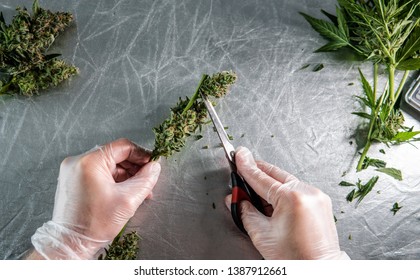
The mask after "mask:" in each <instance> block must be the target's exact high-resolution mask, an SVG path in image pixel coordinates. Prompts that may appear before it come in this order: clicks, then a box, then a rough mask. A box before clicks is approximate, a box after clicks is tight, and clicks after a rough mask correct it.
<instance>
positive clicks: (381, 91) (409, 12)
mask: <svg viewBox="0 0 420 280" xmlns="http://www.w3.org/2000/svg"><path fill="white" fill-rule="evenodd" d="M338 4H339V5H338V6H337V8H336V15H332V14H330V13H328V12H326V11H324V10H321V11H322V13H323V14H324V15H326V16H327V17H328V18H329V20H330V21H326V20H321V19H317V18H314V17H311V16H309V15H307V14H304V13H301V14H302V15H303V16H304V17H305V19H306V20H307V21H308V22H309V23H310V24H311V26H312V27H313V28H314V29H315V30H316V31H317V32H318V33H319V34H320V35H322V36H323V37H324V38H325V39H327V40H328V43H327V44H326V45H324V46H322V47H321V48H319V49H318V50H316V52H329V51H336V50H338V49H341V48H343V47H346V48H348V49H350V50H352V51H354V52H355V53H357V55H359V56H361V57H363V58H364V59H365V60H369V61H372V63H373V83H372V84H370V83H369V82H368V81H367V79H366V78H365V76H364V74H363V73H362V72H361V71H360V70H359V74H360V79H361V82H362V87H363V92H364V95H363V96H357V98H358V99H359V100H360V102H361V103H362V105H363V106H364V107H365V108H366V109H367V111H365V110H362V111H359V112H354V113H353V114H355V115H357V116H359V117H361V118H363V119H365V120H366V121H367V122H368V123H367V127H368V131H367V136H366V138H365V144H364V148H363V151H362V152H361V156H360V159H359V161H358V163H357V171H361V170H362V169H364V168H367V167H368V166H375V165H374V164H372V163H374V162H375V160H373V161H372V160H370V159H369V157H367V154H368V151H369V149H370V147H371V145H372V143H374V142H380V143H384V144H386V145H387V146H389V145H390V144H399V143H404V142H409V141H414V140H418V139H416V138H414V137H415V136H416V135H417V134H419V133H420V131H413V128H412V127H406V126H404V117H403V114H402V112H401V111H400V110H399V108H398V103H397V102H398V100H399V97H400V95H401V92H402V90H403V88H404V85H405V83H406V81H407V78H408V76H409V73H410V71H411V70H418V69H420V19H419V16H420V3H419V1H418V0H400V1H398V0H338ZM380 67H384V68H385V69H386V72H387V76H388V77H387V80H388V82H387V85H384V86H380V85H378V77H379V74H378V73H379V68H380ZM397 71H403V77H402V79H401V80H400V82H397V79H396V72H397ZM375 167H377V166H375ZM376 170H377V171H379V172H383V173H386V174H388V175H390V176H392V177H394V178H396V179H399V180H401V179H402V175H401V172H400V171H399V170H397V169H395V168H387V167H385V166H381V167H379V168H378V169H376ZM376 181H377V178H376V177H374V178H372V179H371V180H370V181H369V182H368V183H367V184H366V185H367V186H368V188H361V186H364V185H363V184H361V183H360V182H358V186H359V187H358V190H357V191H356V190H353V194H349V196H351V197H350V198H349V196H348V200H350V201H351V200H352V199H353V198H355V197H359V202H360V199H361V198H363V197H364V195H366V190H368V191H370V190H371V189H372V187H373V185H374V184H375V183H376ZM360 190H362V191H361V192H360V193H359V194H358V193H357V192H358V191H360ZM363 190H364V191H363ZM362 194H363V195H362Z"/></svg>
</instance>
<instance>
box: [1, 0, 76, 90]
mask: <svg viewBox="0 0 420 280" xmlns="http://www.w3.org/2000/svg"><path fill="white" fill-rule="evenodd" d="M16 11H17V15H15V16H14V17H13V19H12V21H11V23H10V24H9V25H8V24H7V23H6V22H5V20H4V18H3V14H2V13H1V14H0V94H21V95H26V96H32V95H34V94H38V93H39V91H40V90H45V89H47V88H50V87H52V86H57V85H58V84H60V83H61V82H62V81H64V80H67V79H69V78H70V77H71V76H73V75H76V74H77V73H78V69H77V68H76V67H75V66H73V65H70V64H67V63H66V62H64V61H63V60H61V59H58V58H57V57H58V56H60V55H59V54H47V51H48V49H49V48H50V46H51V45H52V44H53V43H54V41H55V39H56V38H57V36H58V35H59V34H60V33H61V32H62V31H64V29H65V28H66V27H68V26H69V25H70V24H71V22H72V21H73V16H72V15H71V14H70V13H66V12H51V11H49V10H46V9H43V8H41V7H40V6H39V3H38V0H35V1H34V2H33V6H32V14H31V13H30V12H29V11H28V10H27V9H25V8H20V7H18V8H17V9H16Z"/></svg>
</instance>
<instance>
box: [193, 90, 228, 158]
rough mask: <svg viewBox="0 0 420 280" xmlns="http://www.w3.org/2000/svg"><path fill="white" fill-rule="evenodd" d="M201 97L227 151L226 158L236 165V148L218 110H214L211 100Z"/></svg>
mask: <svg viewBox="0 0 420 280" xmlns="http://www.w3.org/2000/svg"><path fill="white" fill-rule="evenodd" d="M201 97H202V98H203V101H204V104H205V105H206V108H207V111H208V112H209V115H210V118H211V120H212V122H213V124H214V127H215V128H216V132H217V135H219V138H220V141H221V142H222V146H223V149H224V150H225V153H226V156H227V158H228V159H229V161H230V162H232V163H234V160H233V155H234V153H235V148H234V147H233V145H232V144H231V143H230V141H229V137H228V135H227V133H226V131H225V128H224V126H223V124H222V122H221V121H220V119H219V116H218V115H217V113H216V110H214V107H213V105H212V104H211V102H210V100H209V99H208V98H207V97H206V96H204V94H201Z"/></svg>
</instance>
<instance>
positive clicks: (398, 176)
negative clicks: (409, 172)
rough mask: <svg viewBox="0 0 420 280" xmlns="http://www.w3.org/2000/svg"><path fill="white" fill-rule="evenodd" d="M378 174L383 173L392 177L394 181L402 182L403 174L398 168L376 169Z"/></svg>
mask: <svg viewBox="0 0 420 280" xmlns="http://www.w3.org/2000/svg"><path fill="white" fill-rule="evenodd" d="M375 170H376V171H378V172H382V173H385V174H387V175H389V176H391V177H393V178H394V179H397V180H399V181H402V179H403V178H402V174H401V170H398V169H396V168H378V169H375Z"/></svg>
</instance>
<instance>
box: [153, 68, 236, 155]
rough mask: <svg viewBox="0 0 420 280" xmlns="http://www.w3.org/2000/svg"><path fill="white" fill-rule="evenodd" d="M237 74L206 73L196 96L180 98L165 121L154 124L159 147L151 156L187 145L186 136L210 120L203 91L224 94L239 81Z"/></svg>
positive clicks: (217, 95)
mask: <svg viewBox="0 0 420 280" xmlns="http://www.w3.org/2000/svg"><path fill="white" fill-rule="evenodd" d="M235 81H236V74H235V73H233V72H228V71H224V72H219V73H216V74H214V75H213V76H209V75H207V74H204V75H203V77H202V79H201V82H200V84H199V85H198V88H197V90H196V92H195V94H194V96H193V97H192V98H191V99H189V98H188V97H186V98H185V99H182V98H180V99H179V101H178V103H177V104H176V105H175V107H173V108H171V115H170V117H169V118H168V119H166V120H165V121H164V122H163V123H162V124H160V125H159V126H157V127H155V128H153V131H154V133H155V148H154V150H153V152H152V157H151V160H156V159H158V158H159V157H160V156H165V157H169V156H171V155H172V154H174V153H175V152H179V151H180V150H181V148H182V147H184V146H185V140H186V138H187V137H188V136H190V135H192V134H193V133H194V132H195V131H196V130H197V129H201V127H202V125H203V124H205V123H206V121H207V110H206V106H205V104H204V102H203V101H202V99H201V94H204V95H205V96H212V97H214V98H220V97H223V96H224V95H226V93H227V91H228V89H229V86H230V85H232V84H233V83H235Z"/></svg>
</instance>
